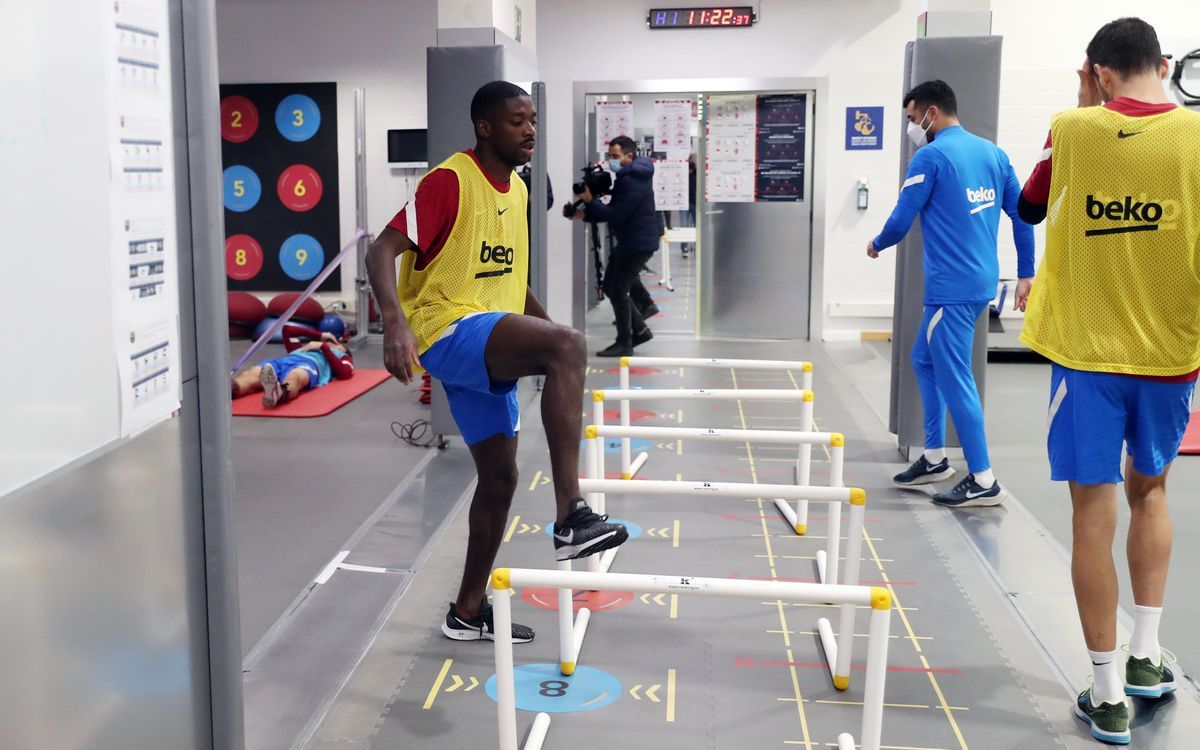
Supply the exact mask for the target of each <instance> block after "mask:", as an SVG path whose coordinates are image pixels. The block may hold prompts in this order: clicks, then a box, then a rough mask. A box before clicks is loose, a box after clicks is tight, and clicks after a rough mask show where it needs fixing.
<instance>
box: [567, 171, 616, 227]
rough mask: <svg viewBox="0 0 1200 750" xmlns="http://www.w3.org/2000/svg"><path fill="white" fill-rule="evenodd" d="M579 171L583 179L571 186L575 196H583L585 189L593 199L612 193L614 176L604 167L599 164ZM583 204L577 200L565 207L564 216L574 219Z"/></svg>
mask: <svg viewBox="0 0 1200 750" xmlns="http://www.w3.org/2000/svg"><path fill="white" fill-rule="evenodd" d="M579 171H580V172H582V173H583V179H582V180H581V181H579V182H576V183H575V184H573V185H571V192H573V193H575V195H582V194H583V191H584V189H585V188H586V189H587V190H590V191H591V193H592V197H593V198H599V197H600V196H602V195H608V194H609V193H611V192H612V187H613V179H612V174H611V173H609V171H608V170H606V169H605V168H604V167H602V166H600V165H599V164H589V165H587V166H586V167H584V168H583V169H581V170H579ZM582 203H583V201H579V200H576V201H574V202H572V203H568V204H567V205H565V206H563V216H565V217H566V218H568V219H570V218H572V217H574V216H575V213H576V212H577V211H578V210H579V206H580V205H581V204H582Z"/></svg>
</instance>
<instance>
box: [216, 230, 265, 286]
mask: <svg viewBox="0 0 1200 750" xmlns="http://www.w3.org/2000/svg"><path fill="white" fill-rule="evenodd" d="M262 266H263V251H262V245H259V244H258V240H256V239H254V238H253V237H251V236H250V235H248V234H235V235H233V236H232V237H230V238H229V239H227V240H225V275H226V276H228V277H229V278H231V279H234V280H236V281H249V280H250V279H252V278H254V277H255V276H257V275H258V272H259V271H261V270H262Z"/></svg>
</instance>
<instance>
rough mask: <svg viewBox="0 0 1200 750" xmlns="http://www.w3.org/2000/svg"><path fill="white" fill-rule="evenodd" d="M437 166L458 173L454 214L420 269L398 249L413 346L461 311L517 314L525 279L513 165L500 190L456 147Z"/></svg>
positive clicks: (519, 185)
mask: <svg viewBox="0 0 1200 750" xmlns="http://www.w3.org/2000/svg"><path fill="white" fill-rule="evenodd" d="M437 169H448V170H450V171H451V172H454V174H455V175H456V176H457V177H458V217H457V218H456V219H455V221H454V228H453V229H451V230H450V236H449V237H448V238H447V239H446V244H445V246H443V247H442V250H441V252H439V253H438V254H437V256H436V257H434V259H433V260H432V261H430V263H429V265H427V266H426V267H425V268H423V269H421V270H417V268H416V262H417V255H416V254H415V253H405V254H404V255H403V256H402V258H401V264H400V282H399V284H398V285H397V287H396V293H397V294H398V295H399V297H400V305H401V307H402V308H403V309H404V315H405V317H407V318H408V324H409V326H410V327H411V328H412V330H413V333H414V334H416V337H417V348H418V350H419V351H420V352H424V351H425V350H426V349H428V348H429V347H430V346H432V345H433V343H434V342H436V341H437V340H438V337H439V336H441V334H442V332H443V331H444V330H446V327H447V326H449V325H450V324H451V323H453V322H454V321H456V320H458V319H459V318H461V317H463V316H464V315H467V314H469V313H476V312H509V313H523V312H524V311H525V293H526V289H527V286H528V273H529V272H528V268H529V224H528V219H527V217H526V214H525V211H526V207H527V205H528V203H529V195H528V190H527V189H526V187H525V183H524V182H522V181H521V178H520V177H518V176H517V174H516V173H515V172H514V173H513V174H512V177H511V178H510V180H509V188H508V192H507V193H502V192H500V191H499V190H497V189H496V188H494V187H493V186H492V184H491V183H490V182H488V179H487V177H486V176H485V175H484V174H483V172H482V171H481V170H480V168H479V165H478V164H476V163H475V160H474V159H472V158H471V156H470V155H468V154H465V153H461V152H460V153H457V154H454V155H453V156H451V157H450V158H449V159H447V160H446V161H444V162H442V163H441V164H440V165H438V167H437ZM413 210H416V209H415V207H413Z"/></svg>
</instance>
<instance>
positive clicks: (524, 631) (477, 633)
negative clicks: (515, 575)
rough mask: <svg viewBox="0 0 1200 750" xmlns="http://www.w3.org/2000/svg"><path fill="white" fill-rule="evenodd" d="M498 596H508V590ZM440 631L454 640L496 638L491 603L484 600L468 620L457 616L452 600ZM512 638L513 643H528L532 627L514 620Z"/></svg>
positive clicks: (491, 639)
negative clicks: (475, 613)
mask: <svg viewBox="0 0 1200 750" xmlns="http://www.w3.org/2000/svg"><path fill="white" fill-rule="evenodd" d="M499 596H508V592H507V591H505V592H502V593H500V594H499ZM442 633H444V634H445V635H446V637H447V638H449V639H451V640H454V641H494V640H496V635H495V633H496V626H495V625H494V624H493V622H492V605H490V604H488V603H487V602H486V601H485V602H484V603H483V606H482V607H480V608H479V614H477V615H475V616H474V617H472V618H471V619H470V620H464V619H463V618H461V617H459V616H458V613H457V612H456V611H455V609H454V604H453V602H452V603H451V604H450V611H449V612H447V613H446V620H445V622H443V623H442ZM512 640H513V643H529V642H530V641H532V640H533V629H532V628H528V627H526V626H524V625H518V624H517V623H515V622H514V623H513V626H512Z"/></svg>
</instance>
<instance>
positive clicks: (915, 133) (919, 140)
mask: <svg viewBox="0 0 1200 750" xmlns="http://www.w3.org/2000/svg"><path fill="white" fill-rule="evenodd" d="M925 115H926V116H928V115H929V113H928V112H926V113H925ZM921 122H922V123H924V122H925V118H924V117H922V118H921ZM931 127H933V123H932V122H931V123H929V124H928V125H925V126H921V125H918V124H917V123H915V122H913V121H911V120H909V123H908V140H910V141H912V143H913V145H914V146H916V147H917V148H920V147H922V146H924V145H925V144H926V143H929V129H930V128H931Z"/></svg>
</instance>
